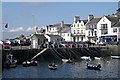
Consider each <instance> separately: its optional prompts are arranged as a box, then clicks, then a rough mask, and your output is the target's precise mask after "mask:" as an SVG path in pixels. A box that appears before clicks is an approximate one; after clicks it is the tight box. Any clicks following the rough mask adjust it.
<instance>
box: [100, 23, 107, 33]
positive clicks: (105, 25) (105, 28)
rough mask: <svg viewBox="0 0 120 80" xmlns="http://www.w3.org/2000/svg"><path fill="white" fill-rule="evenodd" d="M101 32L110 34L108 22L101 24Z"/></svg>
mask: <svg viewBox="0 0 120 80" xmlns="http://www.w3.org/2000/svg"><path fill="white" fill-rule="evenodd" d="M101 34H108V26H107V24H101Z"/></svg>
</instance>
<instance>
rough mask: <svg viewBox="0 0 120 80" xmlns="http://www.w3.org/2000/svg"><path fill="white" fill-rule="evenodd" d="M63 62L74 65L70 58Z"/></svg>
mask: <svg viewBox="0 0 120 80" xmlns="http://www.w3.org/2000/svg"><path fill="white" fill-rule="evenodd" d="M62 61H63V62H65V63H72V60H71V59H70V58H69V59H62Z"/></svg>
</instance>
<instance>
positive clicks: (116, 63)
mask: <svg viewBox="0 0 120 80" xmlns="http://www.w3.org/2000/svg"><path fill="white" fill-rule="evenodd" d="M51 62H53V61H41V62H39V64H38V66H31V67H22V65H18V67H16V68H12V69H4V71H3V75H2V77H3V78H119V77H120V76H119V73H120V70H119V68H120V60H119V59H108V58H104V59H101V60H92V61H85V60H81V61H75V62H74V63H63V62H60V61H55V63H56V64H57V65H58V70H55V71H53V70H49V69H48V64H49V63H51ZM86 62H89V63H91V64H98V63H101V64H102V70H101V71H97V70H88V69H86Z"/></svg>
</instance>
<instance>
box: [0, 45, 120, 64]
mask: <svg viewBox="0 0 120 80" xmlns="http://www.w3.org/2000/svg"><path fill="white" fill-rule="evenodd" d="M42 50H43V49H24V50H20V49H18V50H3V51H2V56H3V58H2V61H3V62H4V61H5V60H6V59H5V56H6V55H7V53H12V54H13V55H14V57H15V58H17V60H18V63H22V62H23V61H25V60H26V59H31V58H32V57H33V56H35V55H36V54H38V53H39V52H40V51H42ZM118 51H119V49H118V47H110V48H109V47H87V48H49V49H47V50H46V51H45V52H43V53H42V54H41V55H39V56H38V57H36V58H35V59H36V60H49V59H63V58H74V59H80V57H81V56H90V57H105V56H110V55H120V54H118Z"/></svg>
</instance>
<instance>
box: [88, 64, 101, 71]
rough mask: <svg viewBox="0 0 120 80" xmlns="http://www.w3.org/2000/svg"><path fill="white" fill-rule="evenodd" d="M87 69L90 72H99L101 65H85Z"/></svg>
mask: <svg viewBox="0 0 120 80" xmlns="http://www.w3.org/2000/svg"><path fill="white" fill-rule="evenodd" d="M87 69H91V70H101V64H98V65H89V64H88V63H87Z"/></svg>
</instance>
